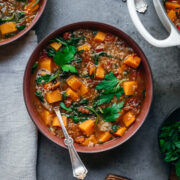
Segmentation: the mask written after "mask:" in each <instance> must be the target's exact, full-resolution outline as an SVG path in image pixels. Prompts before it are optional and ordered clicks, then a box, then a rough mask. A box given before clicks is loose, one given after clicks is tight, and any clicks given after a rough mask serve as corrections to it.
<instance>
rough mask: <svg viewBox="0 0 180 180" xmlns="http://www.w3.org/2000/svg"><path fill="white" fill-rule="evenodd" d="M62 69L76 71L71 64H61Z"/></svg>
mask: <svg viewBox="0 0 180 180" xmlns="http://www.w3.org/2000/svg"><path fill="white" fill-rule="evenodd" d="M62 70H63V71H65V72H72V73H78V71H77V69H76V68H75V67H74V66H73V65H71V64H66V65H63V66H62Z"/></svg>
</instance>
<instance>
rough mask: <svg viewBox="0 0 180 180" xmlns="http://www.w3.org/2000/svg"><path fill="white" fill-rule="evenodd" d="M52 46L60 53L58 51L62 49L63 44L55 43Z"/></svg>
mask: <svg viewBox="0 0 180 180" xmlns="http://www.w3.org/2000/svg"><path fill="white" fill-rule="evenodd" d="M50 46H51V47H52V48H53V49H55V50H56V51H58V50H59V49H60V48H61V46H62V44H60V43H58V42H53V43H51V44H50Z"/></svg>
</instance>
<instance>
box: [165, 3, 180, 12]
mask: <svg viewBox="0 0 180 180" xmlns="http://www.w3.org/2000/svg"><path fill="white" fill-rule="evenodd" d="M165 6H166V8H167V9H169V10H171V9H173V10H177V9H179V8H180V4H178V3H175V2H165Z"/></svg>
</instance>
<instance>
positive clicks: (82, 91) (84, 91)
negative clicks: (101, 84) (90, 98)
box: [80, 84, 89, 96]
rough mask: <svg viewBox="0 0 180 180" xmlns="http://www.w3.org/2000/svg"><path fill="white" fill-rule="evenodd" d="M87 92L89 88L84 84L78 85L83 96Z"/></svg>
mask: <svg viewBox="0 0 180 180" xmlns="http://www.w3.org/2000/svg"><path fill="white" fill-rule="evenodd" d="M88 92H89V88H88V87H87V86H86V85H85V84H82V85H81V87H80V95H81V96H84V95H86V94H87V93H88Z"/></svg>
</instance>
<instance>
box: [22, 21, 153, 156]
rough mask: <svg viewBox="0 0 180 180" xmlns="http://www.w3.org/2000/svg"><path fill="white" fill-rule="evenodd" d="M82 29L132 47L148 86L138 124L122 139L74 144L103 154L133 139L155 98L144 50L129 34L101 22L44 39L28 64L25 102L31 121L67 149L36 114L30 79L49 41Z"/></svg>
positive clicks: (61, 30) (66, 28) (82, 24)
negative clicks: (113, 38)
mask: <svg viewBox="0 0 180 180" xmlns="http://www.w3.org/2000/svg"><path fill="white" fill-rule="evenodd" d="M80 28H87V29H96V30H101V31H105V32H110V33H112V34H114V35H116V36H118V37H120V38H121V39H123V40H124V41H125V42H126V43H127V44H128V45H129V46H130V47H132V48H133V49H134V51H135V53H136V54H137V55H138V56H140V57H141V59H142V63H141V67H140V68H142V70H143V72H144V77H145V80H146V83H145V86H146V98H145V102H144V104H143V106H142V110H141V112H140V114H139V116H138V117H137V120H136V122H135V123H134V124H133V125H132V126H131V127H130V128H129V129H128V131H127V133H125V135H124V136H123V137H121V138H116V139H115V140H111V141H109V142H107V143H104V144H100V145H98V146H95V147H87V146H81V145H79V144H76V143H75V144H74V145H75V148H76V150H77V151H79V152H84V153H95V152H102V151H106V150H109V149H112V148H114V147H117V146H119V145H121V144H123V143H124V142H125V141H127V140H128V139H129V138H131V137H132V136H133V135H134V134H135V133H136V132H137V130H138V129H139V128H140V127H141V126H142V124H143V122H144V121H145V119H146V117H147V115H148V113H149V110H150V106H151V103H152V98H153V82H152V74H151V69H150V66H149V64H148V61H147V59H146V57H145V55H144V53H143V52H142V50H141V49H140V48H139V46H138V45H137V44H136V43H135V41H134V40H132V39H131V38H130V37H129V36H128V35H127V34H125V33H124V32H122V31H121V30H119V29H117V28H115V27H112V26H110V25H107V24H103V23H99V22H78V23H74V24H70V25H67V26H64V27H61V28H59V29H57V30H56V31H54V32H53V33H51V34H49V35H48V36H47V37H46V38H44V39H43V40H42V41H41V42H40V43H39V45H38V46H37V47H36V49H35V50H34V52H33V53H32V55H31V57H30V59H29V62H28V64H27V67H26V70H25V74H24V100H25V104H26V107H27V110H28V112H29V115H30V116H31V119H32V120H33V121H34V123H35V124H36V126H37V127H38V129H39V130H40V131H41V132H42V133H43V134H44V135H45V136H46V137H47V138H49V139H50V140H52V141H53V142H54V143H56V144H58V145H60V146H62V147H65V145H64V140H63V139H60V138H58V137H56V136H53V135H52V134H51V133H50V132H49V131H48V128H47V127H46V126H45V125H44V124H43V123H42V121H41V119H40V117H39V116H38V113H37V112H36V110H35V108H34V106H33V102H32V99H31V96H30V78H31V68H32V66H33V64H34V62H35V61H36V60H37V59H38V56H39V53H40V51H41V50H42V49H43V48H44V47H45V46H46V45H47V44H48V42H49V40H51V39H52V38H55V37H56V36H57V35H59V34H62V33H64V32H66V31H72V30H76V29H80Z"/></svg>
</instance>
